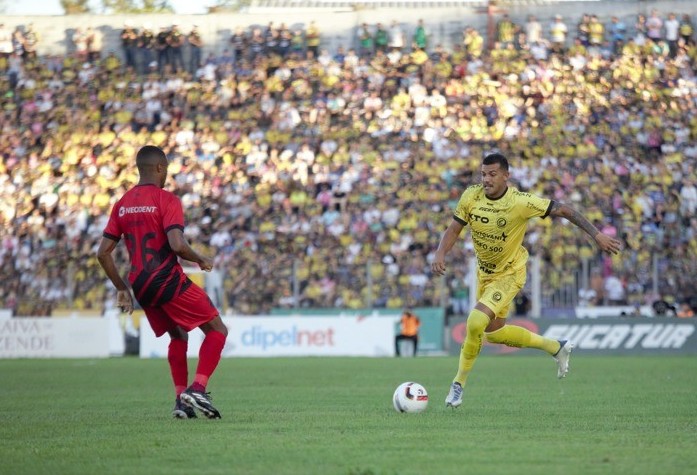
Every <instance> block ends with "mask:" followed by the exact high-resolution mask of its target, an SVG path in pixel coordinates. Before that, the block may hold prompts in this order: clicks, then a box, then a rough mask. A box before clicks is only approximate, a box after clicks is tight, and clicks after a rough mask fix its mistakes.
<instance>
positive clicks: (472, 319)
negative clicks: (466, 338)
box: [467, 309, 489, 335]
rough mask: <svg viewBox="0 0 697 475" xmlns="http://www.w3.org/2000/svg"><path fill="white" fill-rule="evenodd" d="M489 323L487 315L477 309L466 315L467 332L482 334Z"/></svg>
mask: <svg viewBox="0 0 697 475" xmlns="http://www.w3.org/2000/svg"><path fill="white" fill-rule="evenodd" d="M487 325H489V317H488V316H487V315H486V314H485V313H484V312H481V311H479V310H476V309H475V310H472V312H471V313H470V314H469V317H467V332H468V333H471V334H475V335H477V334H482V333H483V332H484V329H485V328H486V327H487Z"/></svg>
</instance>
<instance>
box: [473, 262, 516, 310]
mask: <svg viewBox="0 0 697 475" xmlns="http://www.w3.org/2000/svg"><path fill="white" fill-rule="evenodd" d="M526 279H527V271H526V268H525V266H523V267H522V268H520V269H518V270H511V271H509V272H506V273H504V274H500V275H486V274H481V273H478V274H477V302H479V303H482V304H484V305H486V306H487V307H489V308H490V309H491V310H492V311H493V312H494V315H496V317H498V318H506V317H507V316H508V312H509V311H510V309H511V302H513V299H514V298H515V296H516V295H518V292H520V289H522V288H523V286H525V280H526Z"/></svg>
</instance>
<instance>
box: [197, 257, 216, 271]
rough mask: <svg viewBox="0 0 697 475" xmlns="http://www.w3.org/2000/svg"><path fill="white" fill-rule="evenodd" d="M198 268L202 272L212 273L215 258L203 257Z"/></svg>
mask: <svg viewBox="0 0 697 475" xmlns="http://www.w3.org/2000/svg"><path fill="white" fill-rule="evenodd" d="M198 266H199V268H200V269H201V270H202V271H205V272H210V271H211V270H212V269H213V258H211V257H202V258H201V262H199V263H198Z"/></svg>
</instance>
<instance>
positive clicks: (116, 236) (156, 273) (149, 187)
mask: <svg viewBox="0 0 697 475" xmlns="http://www.w3.org/2000/svg"><path fill="white" fill-rule="evenodd" d="M136 165H137V167H138V173H139V174H140V181H139V182H138V184H137V185H136V186H135V187H133V188H132V189H130V190H129V191H127V192H126V194H124V195H123V197H122V198H121V199H120V200H119V201H117V202H116V204H115V205H114V208H113V209H112V211H111V216H110V218H109V222H108V224H107V226H106V228H105V229H104V235H103V238H102V242H101V243H100V245H99V250H98V251H97V257H98V259H99V263H100V264H101V266H102V268H103V269H104V272H105V273H106V275H107V276H108V277H109V279H111V281H112V282H113V283H114V285H115V286H116V290H117V294H116V303H117V306H118V307H120V308H121V310H122V311H124V312H128V313H132V312H133V299H132V297H131V293H130V291H129V289H128V286H127V285H126V283H125V282H124V280H123V278H122V277H121V276H120V275H119V272H118V269H117V268H116V264H115V263H114V259H113V257H112V255H111V253H112V252H113V250H114V249H115V248H116V245H117V244H118V242H119V240H120V239H121V237H122V236H123V237H124V240H125V242H126V247H127V248H128V254H129V256H130V261H131V271H130V272H129V274H128V281H129V282H130V283H131V287H132V289H133V293H134V294H135V298H136V300H137V301H138V303H140V305H141V307H142V308H143V310H144V311H145V315H146V316H147V318H148V321H149V322H150V326H151V327H152V329H153V331H154V332H155V334H156V335H157V336H158V337H159V336H162V335H163V334H164V333H165V332H167V333H169V336H170V337H171V341H170V344H169V352H168V360H169V366H170V369H171V372H172V379H173V380H174V389H175V393H176V402H175V406H174V410H173V411H172V415H173V416H174V417H176V418H179V419H189V418H194V417H196V413H195V411H194V408H196V409H198V410H199V411H201V412H202V413H203V414H205V416H206V417H208V418H209V419H218V418H220V412H218V410H217V409H216V408H215V407H213V405H212V404H211V398H210V394H209V393H207V392H206V385H207V384H208V379H209V378H210V376H211V374H213V371H215V368H216V366H218V362H219V361H220V355H221V353H222V351H223V346H224V345H225V340H226V338H227V333H228V332H227V327H226V326H225V325H224V324H223V321H222V320H221V318H220V315H219V313H218V310H217V309H216V308H215V306H214V305H213V303H212V302H211V300H210V298H208V296H207V295H206V293H205V292H204V291H203V290H201V288H200V287H198V286H197V285H196V284H194V283H193V282H192V281H191V280H190V279H189V278H188V277H187V276H186V274H184V271H183V269H182V267H181V265H180V264H179V261H178V259H177V256H179V257H181V258H182V259H186V260H187V261H191V262H195V263H196V264H198V266H199V267H200V268H201V270H204V271H210V270H211V268H212V267H213V260H212V259H211V258H209V257H204V256H202V255H200V254H199V253H198V252H196V251H194V250H193V249H192V248H191V246H190V245H189V243H188V241H187V240H186V238H185V237H184V232H183V231H184V212H183V210H182V205H181V202H180V201H179V199H178V198H177V197H176V196H175V195H174V194H172V193H170V192H169V191H165V190H163V188H164V186H165V180H166V179H167V165H168V161H167V156H166V155H165V153H164V152H163V151H162V150H161V149H159V148H158V147H154V146H150V145H148V146H145V147H143V148H141V149H140V150H139V151H138V154H137V156H136ZM197 327H198V328H200V329H201V330H202V331H203V333H204V334H205V338H204V340H203V343H202V344H201V350H200V352H199V361H198V366H197V368H196V376H195V377H194V381H193V384H191V386H189V387H188V388H187V384H188V378H189V377H188V367H187V360H186V351H187V342H188V332H189V331H191V330H193V329H194V328H197Z"/></svg>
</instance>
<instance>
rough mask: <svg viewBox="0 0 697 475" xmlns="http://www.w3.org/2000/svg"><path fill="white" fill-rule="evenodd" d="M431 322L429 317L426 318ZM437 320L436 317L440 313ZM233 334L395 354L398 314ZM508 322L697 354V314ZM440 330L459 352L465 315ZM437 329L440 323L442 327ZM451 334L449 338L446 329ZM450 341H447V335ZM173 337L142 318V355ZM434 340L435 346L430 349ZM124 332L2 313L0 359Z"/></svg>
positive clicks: (581, 344)
mask: <svg viewBox="0 0 697 475" xmlns="http://www.w3.org/2000/svg"><path fill="white" fill-rule="evenodd" d="M426 320H427V321H428V320H429V319H428V317H427V318H426ZM436 320H437V319H436ZM223 321H224V322H225V324H226V325H227V326H228V328H229V330H230V332H229V335H228V340H227V343H226V345H225V349H224V356H228V357H237V356H239V357H267V356H275V357H284V356H372V357H380V356H394V337H395V335H396V333H397V331H398V327H399V325H398V321H399V313H395V314H392V315H369V316H366V315H340V316H336V315H334V316H332V315H323V316H320V315H316V316H292V317H290V316H278V315H272V316H233V317H229V316H228V317H223ZM509 323H510V324H514V325H520V326H523V327H526V328H528V329H529V330H531V331H533V332H535V333H539V334H542V335H544V336H546V337H549V338H554V339H558V340H563V339H564V340H571V341H573V342H574V343H575V345H576V349H575V350H574V351H576V352H581V353H598V354H697V319H695V318H689V319H680V318H650V319H648V318H637V317H622V318H619V317H605V318H601V319H578V318H576V319H559V318H556V319H553V318H541V319H526V318H511V319H509ZM432 326H433V328H432V329H431V330H432V331H440V335H441V340H440V342H439V343H438V345H436V346H437V348H438V350H434V349H431V350H428V349H427V350H422V344H421V341H419V354H420V355H428V354H433V355H438V354H443V353H444V352H446V353H449V354H451V355H457V354H459V352H460V346H461V344H462V341H463V339H464V335H465V330H466V319H465V318H456V319H451V321H450V324H449V325H448V326H447V327H446V326H444V325H443V323H442V320H441V323H440V325H438V324H436V323H434V322H432ZM436 327H438V328H436ZM444 333H445V339H443V338H442V335H443V334H444ZM443 340H445V341H443ZM202 341H203V333H202V332H200V331H198V330H195V331H192V332H191V333H190V334H189V356H190V357H196V356H197V355H198V351H199V348H200V346H201V342H202ZM168 344H169V338H168V337H167V336H163V337H161V338H155V335H154V333H153V332H152V330H151V328H150V327H149V325H148V324H147V320H145V319H143V321H142V325H141V328H140V339H139V345H140V348H139V353H140V356H141V358H161V357H162V358H164V357H166V356H167V346H168ZM433 346H434V345H432V344H429V345H428V347H433ZM124 351H125V334H124V330H123V327H122V324H121V321H120V319H119V317H118V316H116V315H111V316H107V317H98V316H93V317H65V318H60V317H59V318H56V317H53V318H51V317H22V318H10V317H9V316H7V315H0V358H106V357H109V356H122V355H123V354H124ZM533 351H534V350H520V349H518V348H509V347H507V346H503V345H491V344H485V345H484V348H483V352H484V353H496V354H506V353H516V354H526V353H531V352H533Z"/></svg>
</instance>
